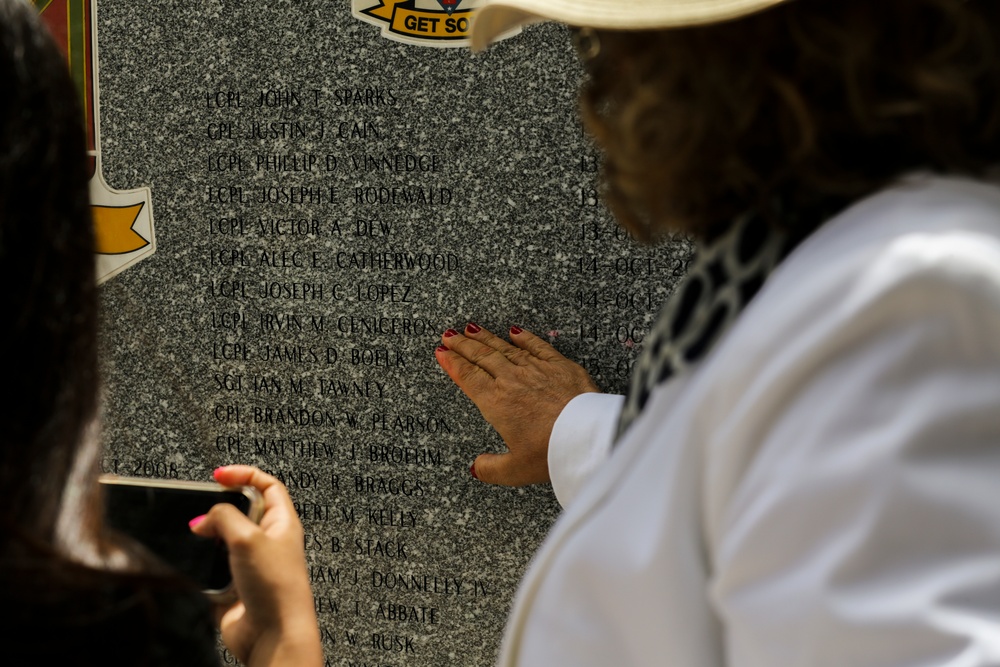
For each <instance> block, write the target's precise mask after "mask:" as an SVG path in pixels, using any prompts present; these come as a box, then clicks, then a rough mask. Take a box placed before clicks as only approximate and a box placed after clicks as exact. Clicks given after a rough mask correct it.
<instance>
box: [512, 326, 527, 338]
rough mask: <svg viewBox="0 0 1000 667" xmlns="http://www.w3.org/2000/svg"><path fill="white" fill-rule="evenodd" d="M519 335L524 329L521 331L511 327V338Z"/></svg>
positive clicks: (516, 327) (519, 328)
mask: <svg viewBox="0 0 1000 667" xmlns="http://www.w3.org/2000/svg"><path fill="white" fill-rule="evenodd" d="M519 333H524V329H522V328H521V327H518V326H513V327H511V328H510V335H511V336H516V335H517V334H519Z"/></svg>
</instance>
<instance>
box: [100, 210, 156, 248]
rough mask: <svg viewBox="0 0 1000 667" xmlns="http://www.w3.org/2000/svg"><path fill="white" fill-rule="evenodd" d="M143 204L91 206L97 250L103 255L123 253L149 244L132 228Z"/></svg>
mask: <svg viewBox="0 0 1000 667" xmlns="http://www.w3.org/2000/svg"><path fill="white" fill-rule="evenodd" d="M142 206H143V204H142V203H141V202H140V203H138V204H134V205H132V206H93V207H92V208H91V210H92V211H93V212H94V231H95V232H96V235H97V252H98V253H101V254H103V255H123V254H125V253H128V252H135V251H136V250H141V249H143V248H145V247H146V246H148V245H149V241H147V240H146V239H144V238H142V237H141V236H140V235H139V234H137V233H136V232H135V230H133V229H132V227H133V225H135V222H136V220H137V219H138V218H139V211H141V210H142Z"/></svg>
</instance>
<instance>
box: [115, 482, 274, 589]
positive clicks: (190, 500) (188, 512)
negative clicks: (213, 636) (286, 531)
mask: <svg viewBox="0 0 1000 667" xmlns="http://www.w3.org/2000/svg"><path fill="white" fill-rule="evenodd" d="M100 482H101V486H102V489H103V491H104V510H105V512H104V513H105V520H106V522H107V524H108V525H109V526H111V527H112V528H114V529H115V530H118V531H119V532H122V533H124V534H126V535H128V536H129V537H131V538H133V539H134V540H136V541H137V542H139V543H140V544H142V545H143V546H144V547H146V548H147V549H148V550H149V551H150V552H152V553H153V554H154V555H155V556H157V557H158V558H160V560H162V561H163V562H165V563H166V564H168V565H170V566H172V567H173V568H174V569H176V570H177V571H179V572H181V573H182V574H184V575H186V576H188V577H189V578H190V579H192V580H194V581H195V582H196V583H197V584H198V585H199V586H200V587H201V589H202V590H203V591H205V593H206V594H207V595H209V597H212V598H213V599H215V600H216V601H232V600H233V599H234V598H235V595H234V589H233V581H232V574H231V573H230V569H229V554H228V551H227V550H226V545H225V544H224V543H223V542H221V541H220V540H216V539H211V538H205V537H199V536H197V535H195V534H193V533H192V532H191V530H190V528H189V525H188V524H189V522H190V521H191V519H192V518H194V517H196V516H199V515H202V514H206V513H207V512H208V511H209V510H211V509H212V507H214V506H215V505H217V504H219V503H226V504H227V505H230V506H232V507H234V508H236V509H237V510H238V511H239V512H240V513H242V514H243V515H244V516H246V517H247V518H248V520H250V521H252V522H256V521H258V520H259V519H260V517H261V515H262V514H263V506H264V499H263V497H262V496H261V494H260V493H259V492H258V491H257V490H256V489H254V488H253V487H250V486H241V487H237V488H226V487H224V486H221V485H219V484H213V483H210V482H183V481H176V480H158V479H138V478H130V477H117V476H113V475H105V476H103V477H101V479H100Z"/></svg>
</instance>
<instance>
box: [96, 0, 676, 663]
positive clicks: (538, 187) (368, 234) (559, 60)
mask: <svg viewBox="0 0 1000 667" xmlns="http://www.w3.org/2000/svg"><path fill="white" fill-rule="evenodd" d="M369 4H377V3H371V2H369ZM382 4H388V5H391V6H392V8H393V10H394V11H397V12H402V11H403V9H405V8H406V6H409V5H413V3H400V2H394V3H382ZM434 4H435V3H429V4H428V3H424V5H421V4H420V3H417V5H415V8H412V12H413V13H414V15H416V14H418V13H419V12H424V13H425V14H426V13H427V12H433V11H436V10H435V9H434V7H433V5H434ZM460 4H462V3H460V2H448V3H443V4H441V8H442V9H441V11H444V12H445V14H444V15H447V9H448V7H450V8H451V10H452V12H455V16H464V14H459V12H460V11H464V10H466V9H467V7H459V6H458V5H460ZM395 5H400V6H399V7H395ZM425 5H426V6H425ZM445 5H448V7H446V6H445ZM408 11H409V10H408ZM387 15H388V14H387ZM400 16H402V14H401V15H400ZM405 20H406V19H405V17H404V18H402V19H400V21H404V22H405ZM428 20H429V19H428ZM387 21H388V19H387ZM95 25H96V29H97V52H98V59H99V69H98V70H97V71H98V80H99V86H100V109H99V114H100V128H101V154H102V169H103V174H104V178H105V179H106V181H107V183H108V184H109V185H110V187H112V188H116V189H118V190H131V189H135V188H139V187H148V188H149V189H150V192H151V197H152V203H151V207H152V208H155V212H156V220H155V222H156V252H155V253H154V254H152V255H150V256H148V257H146V258H145V259H144V261H142V262H140V263H138V264H134V265H130V266H129V267H128V268H127V269H125V270H123V271H122V272H120V273H118V274H117V275H115V276H114V277H112V278H111V279H110V280H108V281H107V282H106V283H105V284H104V285H103V287H102V302H103V308H104V323H103V345H104V350H103V352H104V377H105V384H106V399H105V405H106V409H105V437H106V441H107V455H106V458H105V460H104V467H105V469H106V470H107V471H109V472H116V473H119V474H123V475H139V476H154V477H168V478H184V479H209V478H210V475H211V470H212V469H213V468H215V467H216V466H219V465H222V464H226V463H246V464H253V465H256V466H259V467H261V468H263V469H264V470H267V471H269V472H271V473H273V474H274V475H276V476H277V477H279V478H280V479H281V480H282V481H283V482H284V483H285V484H286V485H287V486H288V488H289V490H290V492H291V494H292V496H293V498H294V500H295V503H296V508H297V509H298V511H299V514H300V516H301V518H302V521H303V524H304V526H305V532H306V544H305V547H306V555H307V558H308V562H309V567H310V577H311V579H312V583H313V589H314V594H315V604H316V610H317V612H318V616H319V622H320V624H321V627H322V634H323V639H324V649H325V653H326V659H327V663H328V664H330V665H338V666H339V665H344V666H347V665H383V666H384V665H419V666H439V665H475V666H478V665H490V664H492V662H493V661H494V659H495V656H496V651H497V648H498V645H499V641H500V637H501V633H502V630H503V626H504V623H505V620H506V615H507V612H508V610H509V606H510V602H511V598H512V595H513V593H514V591H515V589H516V586H517V583H518V581H519V580H520V577H521V575H522V573H523V570H524V568H525V566H526V564H527V562H528V560H529V559H530V558H531V556H532V554H533V552H534V551H535V549H536V547H537V546H538V544H539V542H540V541H541V539H542V538H543V537H544V535H545V533H546V531H547V530H548V528H549V526H550V525H551V523H552V521H553V520H554V519H555V517H556V516H557V514H558V511H559V510H558V505H557V504H556V502H555V500H554V497H553V496H552V493H551V489H549V488H547V487H536V488H529V489H506V488H498V487H492V486H487V485H484V484H481V483H479V482H477V481H476V480H474V479H473V478H472V477H471V476H470V475H469V473H468V468H469V465H470V464H471V463H472V461H473V460H474V458H475V457H476V455H478V454H479V453H481V452H484V451H501V450H502V449H503V444H502V442H501V440H500V439H499V437H498V436H497V435H496V433H495V432H494V431H493V430H492V429H491V428H490V427H489V426H488V425H487V424H486V423H485V421H484V420H483V419H482V417H481V416H480V415H479V413H478V412H477V410H476V409H475V407H474V406H473V405H472V403H471V402H470V401H469V400H468V399H467V398H465V397H464V395H462V393H461V392H460V391H459V390H458V389H457V388H456V387H455V386H454V385H453V384H452V382H451V381H450V380H449V379H448V378H447V376H446V375H445V374H444V373H443V372H442V371H441V370H440V368H439V367H438V366H437V364H436V362H435V359H434V349H435V347H436V346H437V345H438V344H439V337H440V335H441V333H442V332H444V331H445V330H446V329H447V328H449V327H454V328H458V329H461V328H462V327H464V326H465V324H466V323H467V322H476V323H478V324H481V325H483V326H485V327H487V328H490V329H491V330H493V331H495V332H497V333H505V332H506V331H507V329H508V328H509V326H510V325H518V326H521V327H524V328H526V329H528V330H530V331H532V332H535V333H537V334H539V335H542V336H547V337H548V338H549V340H551V342H552V343H553V344H554V345H555V346H556V347H557V348H558V349H559V350H560V351H562V352H563V353H564V354H566V355H567V356H568V357H570V358H572V359H574V360H577V361H579V362H580V363H582V364H583V365H584V366H585V367H587V368H588V369H589V370H590V371H591V373H592V374H593V375H594V377H595V378H596V380H597V382H598V384H599V385H600V386H601V387H602V388H603V389H605V390H607V391H612V392H621V391H623V390H624V388H625V383H626V380H627V377H628V374H629V370H630V366H631V364H632V363H633V361H634V360H635V358H636V355H637V354H638V352H639V349H640V348H641V345H642V340H643V336H644V333H645V332H646V331H647V330H648V328H649V326H650V324H651V322H652V321H653V318H654V317H655V313H656V310H657V308H658V307H659V305H660V304H661V303H662V301H663V299H664V297H665V296H666V295H667V294H668V293H669V291H670V290H671V289H672V287H673V285H674V284H675V282H676V281H677V279H678V277H680V276H681V275H682V274H683V273H684V270H685V264H686V262H687V257H688V252H689V248H688V245H687V244H686V243H684V242H682V241H679V240H678V241H674V242H670V243H667V244H664V245H661V246H660V247H659V248H657V249H655V250H650V249H646V248H644V247H641V246H639V245H637V244H636V243H634V242H633V241H632V240H630V239H629V238H628V237H627V236H626V235H625V234H624V233H623V232H621V231H619V230H618V229H617V228H616V227H615V226H614V224H613V222H612V220H611V218H610V215H609V214H608V213H607V211H606V210H605V209H604V208H603V205H602V204H601V203H600V201H599V197H598V194H597V190H596V187H597V169H598V156H597V154H596V152H595V150H594V148H593V147H592V145H591V144H590V142H589V140H588V139H587V137H586V136H585V134H584V132H583V130H582V129H581V126H580V123H579V120H578V115H577V111H576V106H577V105H576V93H577V87H578V85H579V82H580V79H581V76H582V71H581V68H580V66H579V64H578V62H577V60H576V57H575V54H574V53H573V50H572V47H571V46H570V42H569V38H568V34H567V33H566V31H565V29H563V28H561V27H558V26H538V27H533V28H530V29H527V30H525V31H524V32H523V33H522V34H520V35H517V36H514V37H511V38H509V39H507V40H505V41H504V42H502V43H500V44H499V45H497V46H496V47H494V48H493V49H491V50H490V51H488V52H487V53H485V54H482V55H477V56H473V55H471V54H470V53H469V52H468V51H467V50H465V49H442V48H431V47H427V46H424V45H421V44H419V43H413V42H414V41H419V40H414V39H413V35H412V34H411V35H408V40H409V41H408V42H407V43H401V42H398V41H393V40H391V39H386V38H385V37H384V36H383V34H384V33H387V32H388V31H389V28H385V27H383V28H380V27H379V26H378V25H374V24H373V23H372V22H371V21H364V20H359V19H358V18H356V17H355V16H352V11H351V7H350V6H349V3H347V2H335V3H331V2H315V1H314V0H299V1H297V2H273V1H272V2H258V1H256V0H245V1H243V2H233V1H220V0H209V1H207V2H177V1H173V0H167V1H164V2H158V3H134V2H127V1H126V0H102V2H101V3H100V6H99V8H98V12H97V15H96V22H95ZM386 25H387V26H391V25H393V24H391V23H388V22H387V23H386ZM442 25H444V24H442ZM419 26H420V24H418V23H416V22H412V21H411V22H410V27H411V29H412V31H418V32H419ZM435 29H436V30H437V28H435ZM435 34H437V33H435ZM438 36H439V37H440V35H438ZM223 660H224V661H225V662H227V663H234V662H235V661H234V660H233V658H232V657H231V656H229V655H227V654H224V655H223Z"/></svg>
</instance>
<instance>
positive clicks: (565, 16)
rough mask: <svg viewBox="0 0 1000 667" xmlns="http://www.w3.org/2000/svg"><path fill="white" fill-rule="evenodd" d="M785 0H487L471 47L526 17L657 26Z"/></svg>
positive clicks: (722, 16)
mask: <svg viewBox="0 0 1000 667" xmlns="http://www.w3.org/2000/svg"><path fill="white" fill-rule="evenodd" d="M784 1H785V0H628V2H623V0H487V2H486V3H485V4H484V5H483V6H482V7H480V8H479V9H478V10H476V14H475V20H474V21H473V23H472V50H473V51H481V50H483V49H485V48H486V47H487V46H489V45H490V44H491V43H492V42H493V41H494V40H496V39H497V37H499V36H501V35H504V34H506V33H508V32H510V31H512V30H516V29H517V28H520V27H521V26H525V25H528V24H530V23H540V22H543V21H556V22H559V23H565V24H567V25H571V26H576V27H580V28H598V29H606V30H659V29H663V28H676V27H681V26H693V25H706V24H709V23H717V22H719V21H727V20H730V19H735V18H739V17H740V16H745V15H747V14H752V13H754V12H758V11H760V10H762V9H766V8H768V7H771V6H772V5H777V4H780V3H781V2H784Z"/></svg>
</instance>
